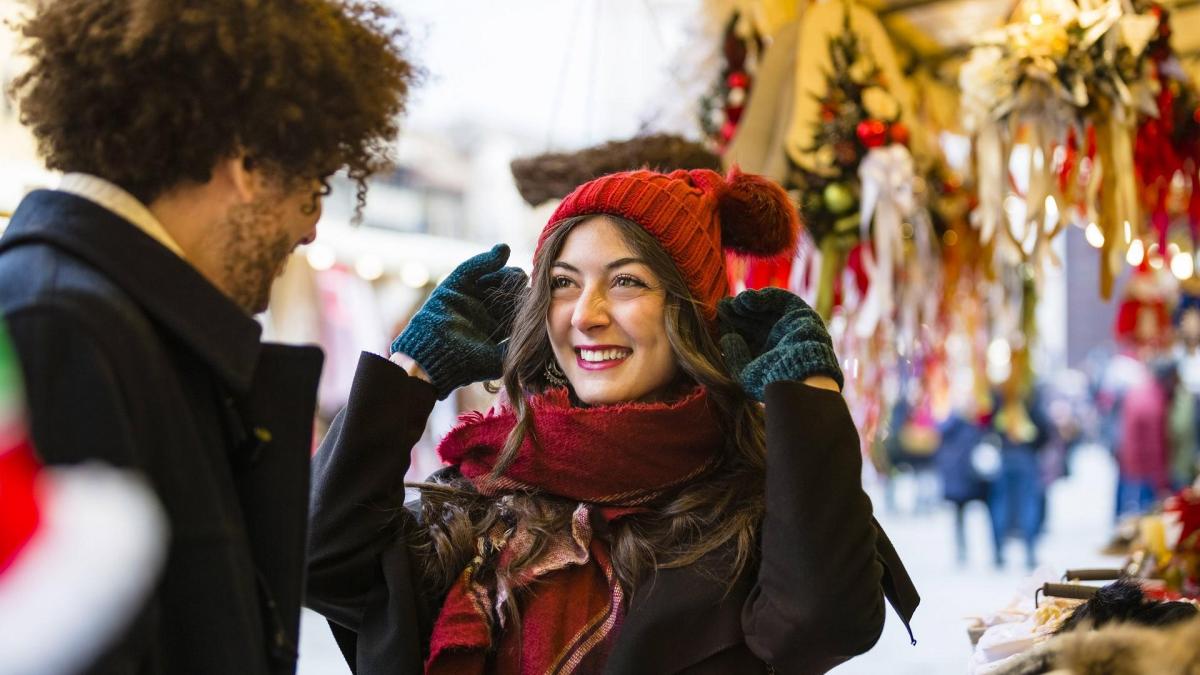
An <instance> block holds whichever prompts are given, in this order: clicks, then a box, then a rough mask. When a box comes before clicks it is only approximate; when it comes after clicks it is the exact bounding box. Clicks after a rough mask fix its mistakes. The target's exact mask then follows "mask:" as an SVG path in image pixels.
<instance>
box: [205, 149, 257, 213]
mask: <svg viewBox="0 0 1200 675" xmlns="http://www.w3.org/2000/svg"><path fill="white" fill-rule="evenodd" d="M213 178H214V179H217V180H220V181H222V182H225V183H226V184H227V185H229V186H230V187H232V188H233V192H234V194H235V195H236V196H237V199H238V201H240V202H242V203H244V204H245V203H249V202H252V201H254V198H255V197H257V196H258V192H259V190H260V188H261V186H262V176H261V175H260V174H259V171H258V170H257V168H256V167H255V164H254V160H252V159H250V158H249V157H247V156H245V155H244V154H242V153H240V152H239V153H238V154H236V155H234V156H232V157H227V158H225V159H222V160H219V161H218V162H217V166H216V167H215V168H214V170H213Z"/></svg>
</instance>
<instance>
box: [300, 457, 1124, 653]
mask: <svg viewBox="0 0 1200 675" xmlns="http://www.w3.org/2000/svg"><path fill="white" fill-rule="evenodd" d="M1115 482H1116V478H1115V473H1114V467H1113V464H1112V462H1111V460H1110V459H1109V456H1108V454H1107V452H1106V451H1104V450H1102V449H1100V448H1085V449H1082V450H1080V451H1079V452H1078V453H1076V455H1075V457H1074V459H1073V461H1072V472H1071V476H1070V477H1069V478H1067V479H1064V480H1062V481H1059V482H1058V483H1057V484H1056V485H1055V486H1054V487H1053V488H1052V490H1051V493H1050V499H1049V509H1050V513H1049V521H1048V530H1047V534H1046V536H1045V537H1044V539H1043V541H1042V546H1041V550H1040V557H1041V562H1042V563H1043V564H1046V565H1050V566H1053V567H1056V568H1058V569H1060V570H1061V569H1064V568H1067V567H1103V566H1111V565H1113V564H1115V563H1117V562H1119V561H1116V560H1113V559H1111V558H1104V557H1103V556H1101V555H1099V553H1098V552H1097V551H1098V550H1099V548H1100V547H1101V546H1103V544H1104V543H1105V541H1107V539H1108V537H1109V535H1110V523H1111V513H1112V500H1113V489H1114V487H1113V486H1114V485H1115ZM872 498H873V499H874V501H875V504H876V509H877V511H878V514H877V515H878V517H879V520H880V522H881V523H882V524H883V526H884V528H885V529H886V530H887V532H888V535H889V536H890V537H891V539H892V541H893V543H895V545H896V548H897V549H898V550H899V551H900V555H901V556H902V557H903V558H904V561H905V563H906V564H907V565H908V569H909V572H910V574H912V576H913V578H914V579H915V581H916V584H917V588H918V590H919V591H920V593H921V597H922V602H921V607H920V609H918V610H917V614H916V616H915V617H914V619H913V632H914V633H915V634H916V637H917V641H918V644H917V646H915V647H914V646H911V645H910V644H909V640H908V635H907V634H906V633H905V632H904V627H903V626H902V625H901V624H900V622H899V621H898V620H897V619H896V616H895V614H892V613H891V612H890V610H889V613H888V618H887V624H886V626H885V627H884V632H883V636H882V637H881V638H880V640H879V643H878V644H877V645H876V646H875V648H874V649H872V650H871V651H870V652H868V653H867V654H865V655H863V656H861V657H859V658H857V659H855V660H853V661H851V662H849V663H847V664H845V665H843V666H841V667H840V668H837V669H836V670H834V671H833V672H834V673H835V674H836V675H860V674H862V675H866V674H868V673H869V674H871V675H875V674H878V673H888V674H889V675H932V674H934V673H937V674H941V673H948V674H950V673H963V672H965V671H966V661H967V658H968V656H969V655H970V643H969V642H968V640H967V635H966V630H965V628H964V621H963V618H964V617H967V616H971V615H974V614H983V613H986V612H989V611H991V610H994V609H998V608H1000V607H1002V606H1003V605H1005V604H1007V602H1008V600H1009V599H1010V598H1011V596H1012V595H1013V593H1014V590H1015V589H1016V587H1017V585H1018V584H1019V583H1020V581H1021V579H1022V578H1023V577H1024V575H1025V572H1024V569H1023V567H1022V566H1021V562H1022V561H1023V560H1024V554H1023V552H1022V551H1020V550H1019V549H1018V544H1017V542H1011V543H1010V546H1012V548H1011V549H1009V551H1008V560H1009V565H1008V568H1007V569H1005V570H1002V571H998V570H995V569H994V568H993V567H992V565H991V559H992V557H991V546H990V544H989V543H988V542H989V541H990V526H989V524H988V521H987V513H986V511H985V510H984V508H983V507H982V506H981V505H978V504H975V505H972V508H971V510H970V511H969V512H968V514H967V529H968V533H967V536H968V540H969V546H970V550H969V560H968V562H967V565H966V566H964V567H959V566H958V565H957V564H956V563H955V560H954V553H953V545H952V541H953V539H952V522H953V515H952V512H951V511H950V510H949V509H939V510H936V511H935V512H933V513H928V514H924V515H920V516H914V515H908V513H909V509H908V506H909V505H910V504H911V503H912V502H913V486H912V483H911V482H909V481H904V480H901V481H900V482H899V483H898V485H897V492H896V504H897V509H896V512H895V513H888V512H887V511H886V510H885V509H884V508H883V506H882V504H883V499H882V495H879V494H872ZM347 673H349V670H348V669H347V668H346V666H345V663H344V662H343V661H342V657H341V653H340V652H339V651H338V649H337V646H336V645H335V644H334V642H333V638H332V637H331V636H330V634H329V629H328V628H327V627H326V626H325V622H324V620H322V619H321V617H319V616H317V615H316V614H313V613H311V612H306V613H305V615H304V619H303V625H302V629H301V640H300V668H299V675H345V674H347Z"/></svg>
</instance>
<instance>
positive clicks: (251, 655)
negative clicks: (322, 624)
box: [0, 0, 410, 675]
mask: <svg viewBox="0 0 1200 675" xmlns="http://www.w3.org/2000/svg"><path fill="white" fill-rule="evenodd" d="M16 27H17V29H18V30H19V32H20V33H21V36H22V39H23V44H24V45H25V56H26V57H27V62H28V64H29V65H28V68H27V70H25V71H24V73H23V74H21V75H19V76H17V78H16V79H15V80H14V83H13V95H14V98H15V100H16V102H17V105H18V106H19V109H20V116H21V120H22V121H23V122H24V123H25V124H26V125H27V126H28V127H29V128H30V130H31V131H32V132H33V135H34V137H35V138H36V140H37V143H38V148H39V151H40V153H41V154H42V156H43V158H44V160H45V162H46V166H47V167H48V168H50V169H52V170H56V171H62V172H64V173H65V174H66V175H65V176H64V177H63V179H62V184H61V185H60V187H59V189H57V190H39V191H36V192H33V193H31V194H29V195H28V196H26V197H25V199H24V200H23V201H22V202H21V204H20V206H19V207H18V208H17V210H16V212H15V214H14V215H13V217H12V220H11V223H10V225H9V227H8V229H7V231H6V232H5V234H4V236H3V238H2V239H0V311H2V312H3V316H4V319H5V320H6V321H7V323H8V325H9V327H10V329H11V331H12V337H13V343H14V345H15V349H16V352H17V354H18V357H19V358H20V361H21V365H22V367H23V369H24V374H25V380H26V383H27V387H28V400H29V411H30V421H31V435H32V439H33V442H34V445H35V447H36V448H37V450H38V452H39V453H40V455H41V458H42V459H43V460H44V461H45V462H47V463H49V464H50V465H59V464H72V463H77V462H84V461H87V460H103V461H105V462H108V463H111V464H115V465H117V466H119V467H126V468H129V469H135V470H137V471H139V472H141V473H142V474H144V475H145V476H146V478H147V479H148V482H149V484H150V485H151V487H152V488H153V490H154V492H155V493H156V495H157V497H158V499H159V500H161V502H162V504H163V506H164V509H165V512H166V514H167V525H168V526H169V529H170V540H169V541H170V543H169V549H168V551H167V558H166V560H167V562H166V567H165V570H164V572H163V576H162V578H161V580H160V581H159V583H158V584H157V585H156V586H155V587H154V592H153V595H152V596H151V597H150V599H149V600H148V602H147V603H146V604H145V606H144V607H142V608H141V610H140V612H139V615H138V617H137V619H136V621H135V623H134V625H133V628H132V629H130V631H129V632H128V633H127V634H126V635H124V636H123V638H122V640H121V641H120V642H119V644H118V645H117V646H116V647H115V648H113V649H112V650H110V651H109V652H108V653H107V654H106V655H104V656H103V657H101V660H100V661H99V663H97V664H96V665H95V666H94V672H100V673H139V674H147V673H151V674H153V673H164V674H167V673H169V674H172V675H173V674H175V673H214V674H215V673H222V674H225V673H229V674H234V673H236V674H237V675H262V674H266V673H291V672H293V671H294V670H295V663H296V657H297V654H296V644H297V639H298V633H299V612H300V603H301V596H302V588H303V584H302V581H303V569H304V568H303V557H304V546H305V539H306V534H305V522H306V518H305V514H306V507H307V502H308V485H309V457H310V452H311V441H312V424H313V410H314V407H315V394H316V385H317V377H318V374H319V372H320V367H321V361H322V355H321V353H320V350H319V349H316V348H313V347H285V346H280V345H269V344H263V343H261V342H260V334H261V328H260V326H259V324H258V323H257V322H256V321H255V320H254V319H253V317H252V315H253V314H255V313H258V312H261V311H263V310H264V309H265V308H266V306H267V302H268V298H269V295H270V289H271V285H272V281H273V280H274V278H275V277H276V276H277V275H278V273H279V272H280V271H281V269H282V267H283V265H284V263H285V261H286V260H287V258H288V256H289V254H290V253H291V251H292V250H293V249H294V248H295V247H296V246H297V245H298V244H300V243H303V242H307V241H310V240H312V238H313V237H314V236H315V227H316V223H317V220H318V219H319V217H320V213H321V200H322V197H323V196H324V195H325V194H326V193H327V192H328V183H327V179H328V178H329V177H330V175H331V174H332V173H334V172H335V171H338V170H339V169H345V170H346V171H347V173H348V174H349V177H350V178H351V180H353V181H355V182H357V184H358V187H359V204H360V205H361V204H362V201H363V198H364V194H365V192H364V191H365V182H364V181H365V179H366V178H367V176H369V175H370V174H371V173H373V172H375V171H377V170H379V169H381V168H384V167H385V166H387V157H386V153H385V150H384V149H385V148H386V147H387V144H388V143H389V142H390V141H391V140H392V138H393V137H394V136H395V133H396V116H397V114H398V113H400V112H401V111H402V109H403V105H404V101H405V96H406V92H407V86H408V80H409V78H410V67H409V65H408V64H407V62H406V61H405V60H404V59H403V58H402V55H401V53H400V51H399V47H398V46H397V38H398V30H397V28H396V27H395V26H394V25H393V24H392V21H391V20H390V19H389V14H388V13H387V12H386V10H385V9H384V8H383V7H381V6H380V5H378V4H376V3H374V2H356V1H349V2H337V1H334V0H310V1H308V2H303V3H277V2H255V1H253V0H174V1H168V0H102V1H100V0H56V1H55V2H44V3H31V9H30V11H29V12H28V14H26V15H25V16H24V17H23V18H22V19H20V20H18V22H17V26H16ZM97 583H102V581H100V580H97Z"/></svg>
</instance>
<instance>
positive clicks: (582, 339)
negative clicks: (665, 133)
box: [546, 216, 687, 405]
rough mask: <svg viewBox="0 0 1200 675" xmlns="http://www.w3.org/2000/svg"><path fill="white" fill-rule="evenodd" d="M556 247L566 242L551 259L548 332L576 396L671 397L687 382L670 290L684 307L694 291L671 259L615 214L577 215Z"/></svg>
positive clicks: (600, 400) (590, 400)
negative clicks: (670, 321)
mask: <svg viewBox="0 0 1200 675" xmlns="http://www.w3.org/2000/svg"><path fill="white" fill-rule="evenodd" d="M639 234H640V235H641V236H640V237H639V236H638V235H639ZM550 246H551V248H550V250H551V251H552V250H554V249H555V248H560V247H561V248H560V250H559V252H558V255H557V256H555V257H556V260H555V261H554V263H553V264H552V265H551V268H552V270H553V271H552V274H553V277H552V278H551V281H550V288H551V298H550V310H549V313H548V316H547V318H546V333H547V335H548V336H549V338H550V344H551V347H552V349H553V351H554V358H555V359H556V360H557V363H558V365H559V367H560V368H562V370H563V371H564V372H565V373H566V378H567V381H568V382H570V384H571V387H572V389H573V390H574V392H575V395H576V397H577V398H579V400H580V401H581V402H583V403H586V404H589V405H597V404H606V403H608V404H612V403H621V402H625V401H652V400H661V399H663V398H665V397H667V396H668V395H669V393H670V392H669V391H668V390H669V389H670V388H671V385H672V384H676V385H680V384H682V383H681V382H677V381H676V380H677V377H678V374H679V368H678V366H677V365H676V362H675V355H674V353H673V352H672V349H671V343H670V340H669V338H668V328H667V313H666V306H667V302H668V294H670V295H671V298H670V301H671V303H672V304H673V305H676V306H677V305H678V304H679V302H680V301H681V299H682V298H681V297H680V291H683V292H686V291H687V286H685V285H684V284H683V280H682V279H680V278H679V272H678V271H676V270H675V268H674V265H673V264H671V260H670V258H669V257H667V256H666V255H665V254H664V253H662V248H661V247H659V246H657V245H655V244H654V239H653V238H651V237H650V236H649V235H647V234H646V233H645V231H644V230H642V229H641V228H640V227H638V226H637V225H636V224H634V223H631V222H630V221H627V220H623V219H622V220H619V221H618V220H615V219H614V217H611V216H594V217H587V216H584V217H581V218H578V219H576V222H575V223H571V224H567V225H566V226H563V227H560V228H559V232H558V233H556V237H555V241H553V242H551V243H550ZM656 249H657V250H656ZM655 253H657V254H658V255H655ZM654 259H656V260H655V262H657V263H658V264H657V265H653V264H652V263H651V262H650V261H651V260H654ZM669 277H674V278H670V279H669ZM668 288H671V289H672V290H673V291H674V292H673V293H669V291H668V290H667V289H668Z"/></svg>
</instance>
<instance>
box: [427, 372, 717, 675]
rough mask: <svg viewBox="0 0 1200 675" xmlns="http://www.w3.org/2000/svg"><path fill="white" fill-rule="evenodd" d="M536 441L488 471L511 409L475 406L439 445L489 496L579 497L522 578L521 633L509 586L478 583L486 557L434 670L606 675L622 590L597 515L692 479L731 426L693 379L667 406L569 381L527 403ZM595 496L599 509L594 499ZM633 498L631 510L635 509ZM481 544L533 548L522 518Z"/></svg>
mask: <svg viewBox="0 0 1200 675" xmlns="http://www.w3.org/2000/svg"><path fill="white" fill-rule="evenodd" d="M529 405H530V409H531V412H532V414H533V419H534V425H533V426H534V433H535V434H536V437H537V440H538V445H536V446H535V445H534V443H533V441H532V439H530V438H529V437H526V438H525V440H524V442H523V443H522V445H521V448H520V450H519V451H518V453H517V458H516V460H515V461H514V462H513V463H512V465H511V466H510V467H509V468H508V469H507V470H506V471H505V472H504V473H503V474H502V475H501V476H500V477H498V478H494V477H492V476H491V475H490V474H491V471H492V468H493V467H494V466H495V462H496V460H497V458H498V457H499V455H500V452H501V450H502V449H503V447H504V443H505V441H506V440H507V439H508V434H509V432H510V431H512V429H513V427H514V426H515V425H516V416H515V414H514V413H513V411H512V410H511V409H507V408H505V409H502V410H501V411H499V412H489V413H488V414H486V415H484V414H480V413H470V414H468V415H464V416H463V417H462V418H461V424H460V425H459V426H458V427H457V428H455V429H454V430H453V431H451V432H450V433H449V434H448V435H447V436H446V438H445V439H443V440H442V443H441V445H439V446H438V454H439V455H440V456H441V458H442V460H443V461H445V462H447V463H448V464H453V465H457V466H458V467H459V469H460V470H461V471H462V473H463V475H464V476H466V477H467V478H468V479H470V480H471V482H472V483H474V484H475V486H476V489H478V490H479V491H480V493H482V494H485V495H499V494H503V493H505V492H513V491H537V492H542V493H546V494H550V495H554V496H557V497H565V498H568V499H573V500H578V501H579V502H581V504H580V506H579V508H577V509H576V511H575V517H574V518H573V521H572V527H571V532H569V533H566V532H564V533H562V536H561V537H558V538H556V539H554V540H552V541H550V542H549V543H548V545H547V546H546V552H545V553H544V554H543V555H542V556H541V557H539V558H538V560H537V561H536V562H535V564H533V565H532V566H531V567H530V569H528V570H527V571H526V572H525V578H524V579H522V581H525V582H529V583H536V585H537V588H536V589H535V590H534V591H533V592H532V593H529V594H527V595H526V596H525V597H524V598H523V599H522V606H521V631H520V634H517V633H516V631H506V630H504V626H503V619H502V617H503V611H501V606H502V605H503V604H504V603H505V602H507V601H508V593H507V590H506V589H494V588H493V589H489V588H487V587H486V586H485V585H484V584H482V583H479V582H477V580H476V579H475V572H476V570H477V569H478V567H479V565H480V564H481V563H482V562H483V561H482V558H481V557H476V558H475V560H473V561H472V562H471V564H469V565H468V566H467V568H466V569H465V570H463V573H462V575H460V577H459V579H458V581H457V582H455V584H454V586H453V587H452V588H451V589H450V592H449V594H448V595H447V597H446V600H445V601H444V602H443V604H442V608H441V612H440V613H439V615H438V618H437V621H436V622H435V624H434V627H433V635H432V638H431V643H430V654H429V659H428V660H427V661H426V663H425V672H426V673H428V674H438V675H441V674H443V673H447V674H448V673H464V674H469V673H484V672H493V673H500V674H504V675H509V674H512V675H516V674H517V673H521V674H522V675H524V674H526V673H529V674H532V673H539V674H541V673H575V674H584V673H599V672H600V671H601V670H602V669H603V667H604V663H605V661H606V660H607V657H608V653H609V650H610V649H611V647H612V644H613V641H614V640H615V637H616V635H617V632H618V631H619V628H620V619H621V616H622V614H623V611H624V608H623V606H622V605H623V601H624V597H623V593H622V589H621V586H620V584H619V583H617V580H616V576H615V575H614V573H613V569H612V564H611V560H610V558H609V552H608V546H607V544H606V543H605V542H604V541H603V540H601V539H599V538H595V537H593V536H592V523H593V522H594V521H593V517H600V518H603V519H605V520H609V521H611V520H613V519H615V518H618V517H620V516H622V515H625V514H628V513H629V512H630V511H631V510H636V508H635V507H637V506H638V505H639V504H644V503H646V502H648V501H650V500H652V499H654V498H656V497H658V496H660V495H662V494H663V493H664V492H666V491H668V490H670V489H671V488H674V487H677V486H679V485H682V484H684V483H686V482H687V481H689V480H692V479H694V478H696V477H697V476H699V475H701V474H702V473H704V472H705V471H706V470H707V469H708V468H709V467H711V466H712V464H713V463H714V462H715V460H716V458H717V456H718V453H719V451H720V448H721V446H722V444H723V443H724V442H725V439H724V435H723V433H722V432H721V429H720V427H719V426H718V424H717V419H716V416H715V415H714V414H713V410H712V408H711V406H710V404H709V401H708V394H707V392H706V391H705V390H704V389H702V388H697V389H696V390H694V391H693V392H691V393H690V394H688V395H687V396H686V397H685V398H683V399H681V400H679V401H675V402H672V403H669V404H661V403H655V404H641V403H632V404H621V405H615V406H600V407H594V408H577V407H573V406H572V405H571V403H570V400H569V398H568V396H567V392H566V390H565V389H553V390H550V391H548V392H546V393H545V394H542V395H540V396H535V397H533V398H531V399H530V401H529ZM592 505H597V506H598V507H599V508H594V507H593V506H592ZM631 507H634V508H631ZM484 544H485V542H480V546H479V550H481V551H483V550H492V551H499V556H500V560H501V562H503V561H504V560H505V559H506V558H508V557H511V556H514V555H517V554H518V553H519V552H520V551H523V550H527V547H528V546H531V545H532V538H531V536H530V535H529V534H528V533H527V532H526V531H525V530H524V528H522V527H521V525H520V524H519V523H518V524H517V526H516V527H515V528H514V529H512V530H510V531H500V530H496V531H493V532H492V533H489V541H488V542H486V544H487V545H486V546H485V545H484Z"/></svg>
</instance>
